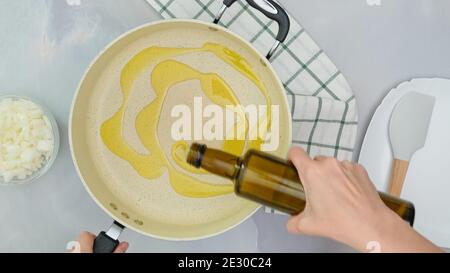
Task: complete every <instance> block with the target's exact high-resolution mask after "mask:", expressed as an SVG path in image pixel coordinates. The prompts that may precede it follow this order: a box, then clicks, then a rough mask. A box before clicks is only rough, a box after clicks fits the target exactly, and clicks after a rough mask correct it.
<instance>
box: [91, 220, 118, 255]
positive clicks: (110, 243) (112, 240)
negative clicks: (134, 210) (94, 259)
mask: <svg viewBox="0 0 450 273" xmlns="http://www.w3.org/2000/svg"><path fill="white" fill-rule="evenodd" d="M124 229H125V226H123V225H122V224H120V223H118V222H114V223H113V224H112V225H111V227H110V228H109V230H108V231H107V232H105V231H102V232H100V233H99V234H98V236H97V238H95V241H94V248H93V250H94V253H113V252H114V250H116V248H117V246H119V244H120V241H119V237H120V234H122V232H123V230H124Z"/></svg>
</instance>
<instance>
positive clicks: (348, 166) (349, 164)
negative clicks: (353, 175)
mask: <svg viewBox="0 0 450 273" xmlns="http://www.w3.org/2000/svg"><path fill="white" fill-rule="evenodd" d="M342 166H343V167H344V168H346V169H347V170H353V169H354V168H355V164H353V162H350V161H348V160H344V161H342Z"/></svg>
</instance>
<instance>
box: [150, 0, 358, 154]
mask: <svg viewBox="0 0 450 273" xmlns="http://www.w3.org/2000/svg"><path fill="white" fill-rule="evenodd" d="M147 1H148V2H149V3H150V4H151V6H152V7H153V8H155V9H156V10H157V11H158V12H160V13H161V15H162V16H163V17H164V18H194V19H199V20H204V21H207V22H212V21H213V19H214V17H215V15H216V13H217V12H218V11H219V10H220V8H221V6H222V1H221V0H183V1H175V0H147ZM221 25H223V26H225V27H227V28H229V29H230V30H232V31H233V32H234V33H237V34H239V35H241V36H242V37H249V40H250V42H251V43H252V44H253V45H254V46H255V47H256V49H258V50H259V51H260V52H261V53H266V52H268V50H269V48H270V46H271V45H272V44H273V42H274V41H275V36H276V33H277V31H278V27H277V24H276V23H275V22H274V21H271V20H270V19H268V18H266V17H265V16H264V15H263V14H262V13H260V12H259V11H257V10H255V9H253V8H251V7H250V6H249V5H248V4H247V2H246V1H243V0H240V1H237V2H236V4H234V5H233V6H232V7H231V8H229V9H228V10H227V11H226V12H225V14H224V16H223V17H222V19H221ZM271 62H272V65H273V67H274V68H275V70H276V71H277V72H278V75H279V77H280V79H281V80H282V82H283V83H284V87H285V89H286V95H287V96H288V100H289V103H290V106H291V110H292V120H293V124H292V129H293V135H292V138H293V144H295V145H299V146H301V147H303V148H304V149H306V150H307V151H308V153H309V154H310V155H311V156H316V155H325V156H334V157H336V158H338V159H340V160H351V159H352V153H353V147H354V144H355V138H356V133H357V125H358V115H357V108H356V101H355V96H354V95H353V92H352V90H351V88H350V86H349V84H348V83H347V81H346V79H345V78H344V77H343V75H342V74H341V72H340V71H339V70H338V69H337V68H336V66H335V65H334V64H333V63H332V62H331V60H330V59H329V58H328V57H327V56H326V54H325V53H324V52H323V51H322V50H321V49H320V48H319V47H318V46H317V44H316V43H315V42H314V41H313V40H312V39H311V37H310V36H309V35H308V34H307V33H306V32H305V30H304V29H303V27H301V26H300V25H299V24H298V23H297V22H296V21H295V20H294V19H293V18H292V17H291V31H290V33H289V36H288V37H287V39H286V41H285V43H284V45H282V47H280V48H279V49H278V51H277V52H276V53H275V54H274V55H273V57H272V59H271Z"/></svg>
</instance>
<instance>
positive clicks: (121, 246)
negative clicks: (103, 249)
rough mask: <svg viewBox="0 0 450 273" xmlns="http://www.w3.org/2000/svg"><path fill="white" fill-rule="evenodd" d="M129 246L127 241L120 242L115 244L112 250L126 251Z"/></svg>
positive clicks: (117, 251) (116, 251)
mask: <svg viewBox="0 0 450 273" xmlns="http://www.w3.org/2000/svg"><path fill="white" fill-rule="evenodd" d="M129 246H130V245H129V244H128V242H121V243H120V244H119V245H118V246H117V248H116V250H114V253H125V252H127V250H128V247H129Z"/></svg>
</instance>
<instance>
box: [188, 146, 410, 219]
mask: <svg viewBox="0 0 450 273" xmlns="http://www.w3.org/2000/svg"><path fill="white" fill-rule="evenodd" d="M187 162H188V163H189V164H191V165H192V166H194V167H196V168H202V169H204V170H206V171H208V172H211V173H213V174H216V175H219V176H222V177H225V178H228V179H230V180H232V181H233V182H234V190H235V193H236V194H237V195H238V196H241V197H244V198H247V199H249V200H252V201H255V202H257V203H260V204H263V205H267V206H270V207H273V208H274V209H277V210H279V211H283V212H286V213H289V214H291V215H295V214H299V213H300V212H302V211H303V210H304V209H305V205H306V199H305V193H304V190H303V186H302V183H301V181H300V178H299V176H298V173H297V170H296V168H295V167H294V165H292V163H291V162H289V161H285V160H282V159H280V158H277V157H274V156H271V155H269V154H267V153H263V152H260V151H256V150H249V151H248V152H247V153H246V154H245V155H244V156H243V157H236V156H234V155H232V154H229V153H226V152H223V151H219V150H215V149H209V148H208V147H206V146H205V145H201V144H193V145H192V146H191V149H190V151H189V154H188V157H187ZM379 194H380V197H381V199H382V200H383V202H384V203H385V204H386V206H387V207H389V208H390V209H391V210H392V211H394V212H395V213H397V214H398V215H399V216H400V217H402V218H403V219H404V220H405V221H407V222H409V223H410V224H411V225H412V224H413V223H414V215H415V209H414V205H413V204H412V203H410V202H408V201H405V200H401V199H398V198H396V197H393V196H389V195H387V194H384V193H379Z"/></svg>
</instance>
